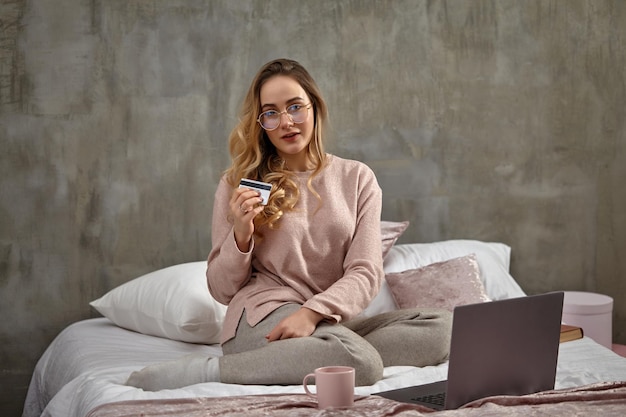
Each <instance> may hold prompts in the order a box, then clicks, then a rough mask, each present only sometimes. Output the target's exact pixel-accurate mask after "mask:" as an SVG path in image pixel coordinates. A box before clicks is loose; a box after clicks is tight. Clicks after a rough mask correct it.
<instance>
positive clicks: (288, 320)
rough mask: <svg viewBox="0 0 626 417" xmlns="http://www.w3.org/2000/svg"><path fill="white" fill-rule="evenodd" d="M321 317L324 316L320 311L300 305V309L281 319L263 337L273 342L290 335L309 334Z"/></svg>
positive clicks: (300, 335) (287, 337)
mask: <svg viewBox="0 0 626 417" xmlns="http://www.w3.org/2000/svg"><path fill="white" fill-rule="evenodd" d="M323 319H324V316H322V315H321V314H320V313H318V312H315V311H313V310H310V309H308V308H306V307H302V308H301V309H300V310H298V311H296V312H295V313H293V314H291V315H289V316H287V317H285V318H284V319H282V320H281V321H280V322H279V323H278V324H277V325H276V327H274V329H272V331H271V332H270V333H269V334H268V335H267V336H265V338H266V339H267V341H268V342H273V341H275V340H283V339H290V338H292V337H306V336H311V335H312V334H313V332H314V331H315V329H316V328H317V324H318V323H319V322H320V321H322V320H323Z"/></svg>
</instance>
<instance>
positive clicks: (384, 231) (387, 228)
mask: <svg viewBox="0 0 626 417" xmlns="http://www.w3.org/2000/svg"><path fill="white" fill-rule="evenodd" d="M407 227H409V222H408V221H403V222H390V221H381V222H380V237H381V240H382V246H383V259H385V256H387V254H388V253H389V251H390V250H391V247H392V246H393V245H394V243H396V240H398V238H399V237H400V235H402V233H404V231H405V230H406V228H407Z"/></svg>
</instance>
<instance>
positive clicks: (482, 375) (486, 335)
mask: <svg viewBox="0 0 626 417" xmlns="http://www.w3.org/2000/svg"><path fill="white" fill-rule="evenodd" d="M562 310H563V293H562V292H554V293H548V294H541V295H534V296H528V297H521V298H513V299H508V300H500V301H492V302H486V303H481V304H471V305H465V306H459V307H456V308H455V309H454V318H453V321H452V338H451V341H450V360H449V362H448V379H447V381H438V382H435V383H432V384H426V385H418V386H413V387H407V388H401V389H396V390H392V391H384V392H379V393H377V394H375V395H380V396H382V397H385V398H390V399H392V400H396V401H402V402H408V403H414V404H420V405H424V406H427V407H430V408H434V409H437V410H441V409H447V410H449V409H455V408H458V407H460V406H462V405H464V404H467V403H468V402H470V401H473V400H477V399H480V398H484V397H489V396H493V395H525V394H531V393H534V392H539V391H545V390H550V389H554V381H555V377H556V363H557V358H558V353H559V335H560V329H561V314H562Z"/></svg>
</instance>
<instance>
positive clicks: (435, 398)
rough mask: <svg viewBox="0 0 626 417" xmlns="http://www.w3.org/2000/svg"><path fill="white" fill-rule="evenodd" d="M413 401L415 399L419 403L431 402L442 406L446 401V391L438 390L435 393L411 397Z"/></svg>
mask: <svg viewBox="0 0 626 417" xmlns="http://www.w3.org/2000/svg"><path fill="white" fill-rule="evenodd" d="M411 400H413V401H417V402H420V403H426V404H433V405H438V406H440V407H443V405H444V404H445V402H446V393H445V392H440V393H437V394H431V395H424V396H423V397H415V398H411Z"/></svg>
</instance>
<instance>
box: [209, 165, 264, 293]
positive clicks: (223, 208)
mask: <svg viewBox="0 0 626 417" xmlns="http://www.w3.org/2000/svg"><path fill="white" fill-rule="evenodd" d="M231 193H232V187H231V186H230V185H229V184H228V182H227V181H226V179H225V178H224V177H222V179H221V180H220V183H219V185H218V187H217V190H216V192H215V200H214V203H213V220H212V225H211V241H212V249H211V252H210V253H209V257H208V262H207V271H206V277H207V284H208V287H209V292H210V293H211V295H212V296H213V297H214V298H215V299H216V300H217V301H219V302H220V303H222V304H228V303H229V302H230V300H231V299H232V298H233V296H234V295H235V294H236V293H237V292H238V291H239V290H240V289H241V288H242V287H243V286H245V285H246V283H247V282H248V281H249V280H250V276H251V270H252V267H251V262H252V251H253V249H254V242H252V245H251V247H250V250H249V251H248V252H246V253H243V252H241V251H240V250H239V248H238V247H237V243H236V242H235V235H234V231H233V224H232V220H231V219H230V218H229V217H230V209H229V206H228V202H229V201H230V197H231Z"/></svg>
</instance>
